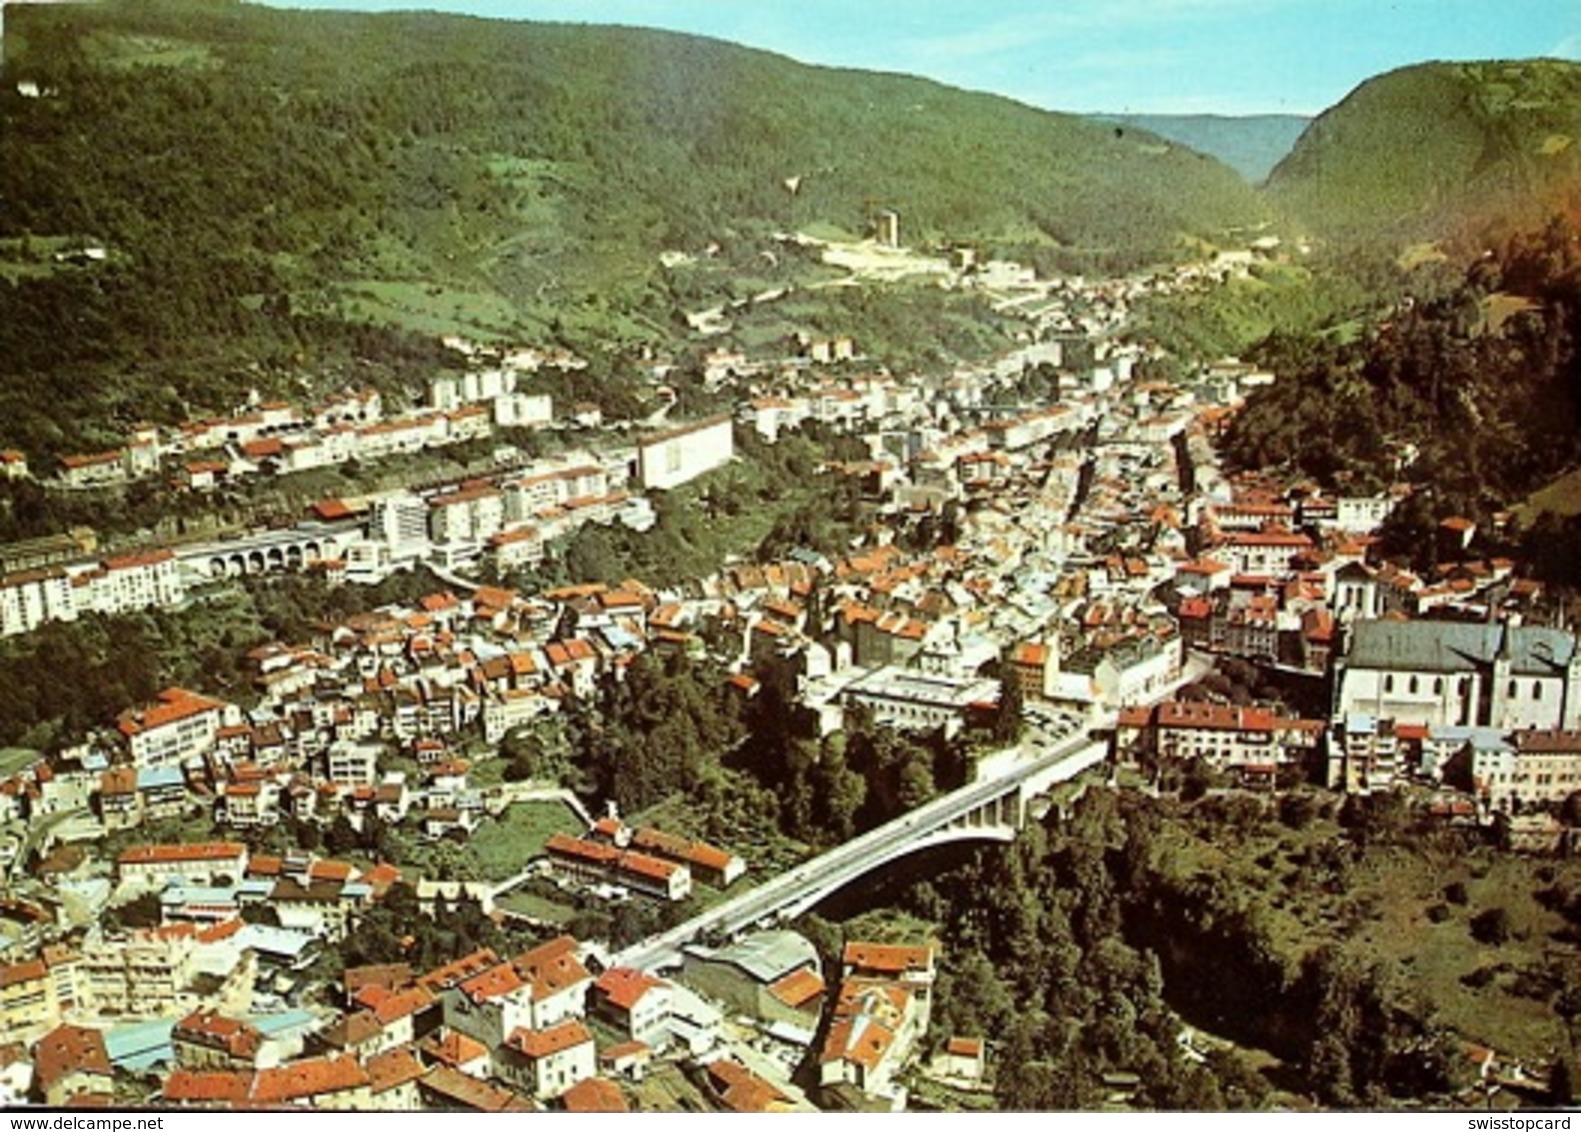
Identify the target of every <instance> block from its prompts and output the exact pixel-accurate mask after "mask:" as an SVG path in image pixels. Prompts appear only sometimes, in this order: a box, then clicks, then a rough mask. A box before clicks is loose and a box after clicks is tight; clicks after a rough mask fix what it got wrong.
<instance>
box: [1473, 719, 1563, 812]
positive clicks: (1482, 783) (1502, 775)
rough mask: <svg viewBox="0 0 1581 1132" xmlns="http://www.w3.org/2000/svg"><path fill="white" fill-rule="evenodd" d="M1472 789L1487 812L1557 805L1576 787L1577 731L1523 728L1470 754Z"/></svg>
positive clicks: (1519, 810)
mask: <svg viewBox="0 0 1581 1132" xmlns="http://www.w3.org/2000/svg"><path fill="white" fill-rule="evenodd" d="M1471 782H1472V788H1473V790H1474V791H1475V793H1476V794H1477V795H1478V797H1479V799H1480V800H1481V801H1482V803H1483V805H1484V806H1485V807H1487V809H1488V811H1489V812H1492V813H1504V814H1510V813H1520V812H1521V811H1522V810H1529V809H1537V808H1541V807H1543V806H1552V807H1557V806H1559V805H1560V804H1561V803H1562V802H1563V801H1564V800H1565V799H1566V798H1568V797H1569V796H1570V795H1572V794H1574V793H1576V792H1578V791H1581V731H1558V730H1541V731H1539V730H1523V731H1515V732H1512V733H1510V735H1509V737H1508V741H1507V742H1506V743H1504V744H1500V745H1499V746H1498V747H1488V746H1478V747H1476V748H1474V749H1473V750H1472V752H1471Z"/></svg>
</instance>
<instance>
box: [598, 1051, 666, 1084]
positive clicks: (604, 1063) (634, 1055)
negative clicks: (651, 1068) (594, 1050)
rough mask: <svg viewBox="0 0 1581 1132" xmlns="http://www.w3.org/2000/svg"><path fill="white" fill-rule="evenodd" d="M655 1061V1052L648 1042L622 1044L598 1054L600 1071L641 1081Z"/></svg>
mask: <svg viewBox="0 0 1581 1132" xmlns="http://www.w3.org/2000/svg"><path fill="white" fill-rule="evenodd" d="M652 1061H653V1050H652V1049H651V1048H650V1047H649V1046H648V1044H647V1043H646V1042H621V1043H619V1044H618V1045H612V1046H606V1047H605V1048H603V1049H601V1050H599V1052H598V1067H599V1070H600V1071H602V1072H606V1073H613V1074H615V1075H616V1076H618V1077H626V1078H628V1079H630V1080H632V1081H640V1080H642V1078H643V1076H644V1075H645V1074H646V1073H647V1071H648V1065H649V1063H651V1062H652Z"/></svg>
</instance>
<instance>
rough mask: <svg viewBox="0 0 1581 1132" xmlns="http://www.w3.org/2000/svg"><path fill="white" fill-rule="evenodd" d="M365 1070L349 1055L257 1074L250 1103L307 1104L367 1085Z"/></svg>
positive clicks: (311, 1060) (291, 1065) (300, 1063)
mask: <svg viewBox="0 0 1581 1132" xmlns="http://www.w3.org/2000/svg"><path fill="white" fill-rule="evenodd" d="M369 1083H370V1081H369V1077H368V1073H367V1071H366V1070H364V1069H363V1067H362V1066H361V1065H359V1064H358V1063H357V1059H356V1058H355V1057H353V1056H352V1055H350V1054H342V1055H340V1056H338V1057H319V1058H312V1059H310V1060H308V1061H297V1062H293V1063H291V1064H289V1065H281V1066H277V1067H276V1068H273V1069H262V1070H259V1072H258V1075H257V1077H256V1078H255V1079H254V1081H253V1092H252V1099H253V1100H255V1101H258V1102H260V1103H262V1104H272V1103H278V1102H289V1101H296V1100H307V1099H310V1098H312V1097H319V1096H324V1095H325V1094H327V1093H340V1092H345V1091H347V1090H349V1089H359V1088H366V1087H367V1086H368V1085H369Z"/></svg>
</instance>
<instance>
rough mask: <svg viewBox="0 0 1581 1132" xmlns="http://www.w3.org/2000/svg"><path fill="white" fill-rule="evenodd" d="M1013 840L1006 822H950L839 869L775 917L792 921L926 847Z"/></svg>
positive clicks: (1011, 827) (922, 850)
mask: <svg viewBox="0 0 1581 1132" xmlns="http://www.w3.org/2000/svg"><path fill="white" fill-rule="evenodd" d="M1015 839H1016V830H1015V827H1013V826H1009V825H951V826H946V827H944V828H942V829H936V830H933V831H932V832H931V833H928V834H927V835H925V836H923V837H919V838H917V839H916V840H915V841H908V842H906V843H905V844H904V845H902V846H901V847H900V848H899V849H898V850H897V851H895V852H891V853H886V854H883V855H882V856H877V857H869V858H866V859H864V860H863V861H861V862H860V863H859V864H857V865H855V866H853V867H851V868H848V869H841V870H839V871H838V872H836V873H832V874H831V875H830V876H829V877H827V878H825V879H824V880H822V881H821V882H820V883H819V884H817V885H816V886H815V887H813V888H811V889H808V890H807V891H806V892H804V893H802V894H801V895H800V896H798V897H797V898H796V899H795V900H793V901H791V902H789V903H787V904H785V905H784V906H783V907H782V908H781V909H780V911H779V912H778V913H777V916H778V918H779V919H781V920H793V919H795V918H796V917H797V916H800V915H802V914H804V913H806V912H810V911H812V909H814V908H816V907H817V906H818V905H820V904H822V903H823V902H824V901H825V900H827V899H829V898H830V897H831V896H833V895H835V894H836V893H838V892H839V891H840V890H841V889H844V888H846V887H848V886H850V885H852V884H855V883H856V882H857V881H859V880H861V879H863V878H864V877H866V876H868V875H870V874H872V873H875V872H878V871H879V870H881V869H884V868H888V867H889V866H890V865H893V864H894V863H895V862H896V861H901V860H904V859H905V858H907V857H911V856H914V855H915V854H917V853H920V852H924V851H926V850H929V849H937V848H940V847H942V846H945V845H956V844H959V843H961V842H965V841H983V842H991V843H998V844H1008V843H1010V842H1012V841H1014V840H1015Z"/></svg>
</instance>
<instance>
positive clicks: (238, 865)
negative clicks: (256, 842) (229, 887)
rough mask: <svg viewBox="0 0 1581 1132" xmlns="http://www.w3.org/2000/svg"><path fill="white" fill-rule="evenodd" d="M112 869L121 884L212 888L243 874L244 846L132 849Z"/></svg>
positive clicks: (225, 843)
mask: <svg viewBox="0 0 1581 1132" xmlns="http://www.w3.org/2000/svg"><path fill="white" fill-rule="evenodd" d="M115 868H116V878H117V880H119V881H120V883H122V884H126V883H129V882H140V883H164V882H166V881H169V880H171V879H176V880H182V881H187V882H190V883H194V884H215V883H217V882H218V881H219V880H220V878H224V877H228V878H230V879H231V880H233V881H234V880H240V879H241V878H242V877H243V876H245V875H246V874H247V846H245V845H243V844H241V843H240V842H238V841H196V842H193V843H191V844H189V845H134V846H132V847H131V848H130V849H127V850H124V851H123V852H122V853H121V855H120V856H119V857H117V858H116V862H115Z"/></svg>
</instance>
